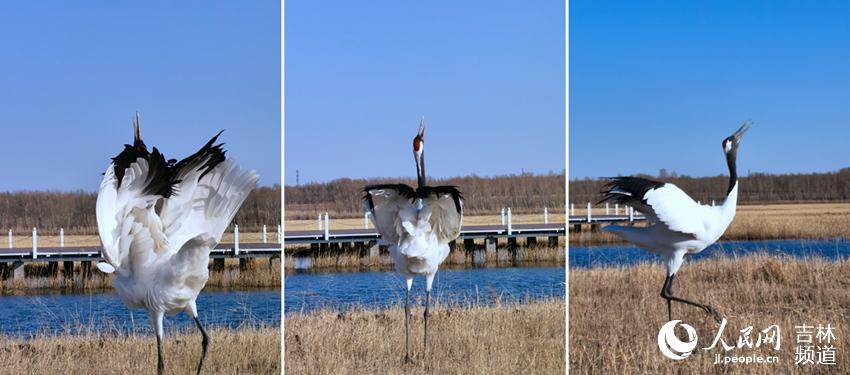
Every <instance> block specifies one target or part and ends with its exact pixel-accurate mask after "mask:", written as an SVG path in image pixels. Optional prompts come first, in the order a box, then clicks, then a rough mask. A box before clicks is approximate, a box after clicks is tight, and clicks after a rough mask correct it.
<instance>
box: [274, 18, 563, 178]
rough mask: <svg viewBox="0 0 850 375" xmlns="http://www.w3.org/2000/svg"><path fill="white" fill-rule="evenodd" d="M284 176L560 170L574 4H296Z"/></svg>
mask: <svg viewBox="0 0 850 375" xmlns="http://www.w3.org/2000/svg"><path fill="white" fill-rule="evenodd" d="M285 25H286V26H285V27H286V36H285V38H286V73H285V74H286V124H285V127H286V134H285V137H286V149H285V158H286V172H285V173H286V176H285V183H286V184H293V185H294V184H295V171H296V169H297V170H299V171H300V175H301V183H305V182H310V181H328V180H332V179H337V178H342V177H351V178H355V177H378V176H383V177H398V176H404V177H411V178H412V177H414V176H415V173H416V168H415V165H414V162H413V154H412V146H411V140H412V139H413V137H414V135H415V133H416V131H417V127H418V124H419V117H420V116H421V115H425V117H426V120H427V122H428V127H427V130H426V135H425V144H426V146H425V157H426V163H425V164H426V172H427V173H428V175H430V176H434V177H448V176H459V175H469V174H478V175H482V176H487V175H503V174H510V173H517V174H518V173H521V172H522V171H523V170H525V171H526V172H536V173H548V172H549V171H553V172H560V171H561V170H562V169H563V168H564V153H565V147H564V120H565V119H564V4H563V3H562V2H559V1H547V2H540V1H508V2H490V1H461V2H453V1H428V2H406V1H402V2H399V1H367V2H352V1H318V2H310V1H299V2H296V1H291V2H288V3H287V4H286V22H285Z"/></svg>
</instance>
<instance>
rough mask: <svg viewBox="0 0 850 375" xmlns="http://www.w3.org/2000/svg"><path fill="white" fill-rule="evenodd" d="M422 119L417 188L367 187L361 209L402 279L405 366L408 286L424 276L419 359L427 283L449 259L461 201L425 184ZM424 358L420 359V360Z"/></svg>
mask: <svg viewBox="0 0 850 375" xmlns="http://www.w3.org/2000/svg"><path fill="white" fill-rule="evenodd" d="M424 150H425V119H424V118H423V119H422V121H420V123H419V132H418V133H417V134H416V137H415V138H413V156H414V159H415V160H416V173H417V178H418V185H419V186H418V187H417V188H416V190H414V189H413V188H411V187H410V186H407V185H405V184H384V185H371V186H367V187H366V188H365V189H364V190H363V191H364V192H365V195H364V196H363V200H364V208H365V209H366V211H367V212H369V213H370V217H371V219H372V223H373V224H374V225H375V228H376V229H377V230H378V233H380V235H381V240H382V242H383V243H385V244H387V245H389V248H390V255H391V256H392V258H393V260H394V261H395V269H396V271H398V273H400V274H401V275H403V276H404V277H405V279H406V281H407V290H406V293H405V300H404V329H405V354H404V360H405V362H410V287H411V286H413V277H414V276H415V275H424V276H425V314H424V320H425V337H424V341H423V348H424V349H423V358H425V356H426V354H427V352H428V305H429V303H430V300H431V285H432V284H433V282H434V275H436V274H437V268H438V267H439V266H440V263H442V262H443V260H445V259H446V257H447V256H448V255H449V245H448V244H449V242H451V241H453V240H454V239H455V238H457V237H458V235H459V234H460V226H461V222H462V220H463V197H461V194H460V191H458V189H457V187H455V186H427V185H426V184H425V156H424ZM423 360H424V359H423Z"/></svg>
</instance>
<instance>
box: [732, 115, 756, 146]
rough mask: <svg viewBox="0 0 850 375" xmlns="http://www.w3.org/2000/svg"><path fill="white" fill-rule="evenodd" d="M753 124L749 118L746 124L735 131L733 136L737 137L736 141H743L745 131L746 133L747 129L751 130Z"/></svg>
mask: <svg viewBox="0 0 850 375" xmlns="http://www.w3.org/2000/svg"><path fill="white" fill-rule="evenodd" d="M752 125H753V123H752V121H750V120H747V122H745V123H744V125H741V127H740V128H739V129H738V130H737V131H735V133H734V134H732V137H733V138H735V143H738V142H741V139H742V138H744V133H746V132H747V130H750V127H751V126H752Z"/></svg>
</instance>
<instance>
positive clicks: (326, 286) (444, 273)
mask: <svg viewBox="0 0 850 375" xmlns="http://www.w3.org/2000/svg"><path fill="white" fill-rule="evenodd" d="M564 275H565V269H564V268H563V267H510V268H467V269H443V270H440V271H439V272H437V276H436V277H435V279H434V284H433V287H432V289H431V301H432V302H439V303H443V304H473V303H474V304H479V305H491V304H494V303H495V302H496V301H499V302H502V303H513V302H523V301H529V300H535V299H548V298H563V296H564V293H565V288H564ZM285 278H286V281H285V282H286V293H285V302H286V307H285V309H286V313H290V312H308V311H311V310H316V309H321V308H328V309H333V310H338V311H339V310H346V309H349V308H351V307H355V306H356V307H367V308H369V307H378V308H384V307H389V306H392V305H397V304H403V303H404V295H405V280H404V278H403V277H401V276H400V275H399V274H398V273H396V272H394V271H372V272H316V273H293V274H288V275H286V276H285ZM424 296H425V279H424V277H417V278H415V279H414V281H413V288H412V289H411V300H412V301H415V302H417V303H423V301H424Z"/></svg>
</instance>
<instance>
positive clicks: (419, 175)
mask: <svg viewBox="0 0 850 375" xmlns="http://www.w3.org/2000/svg"><path fill="white" fill-rule="evenodd" d="M416 179H417V183H418V186H419V187H420V188H422V187H425V186H426V182H425V152H424V151H423V152H422V153H421V154H420V155H419V157H416Z"/></svg>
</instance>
